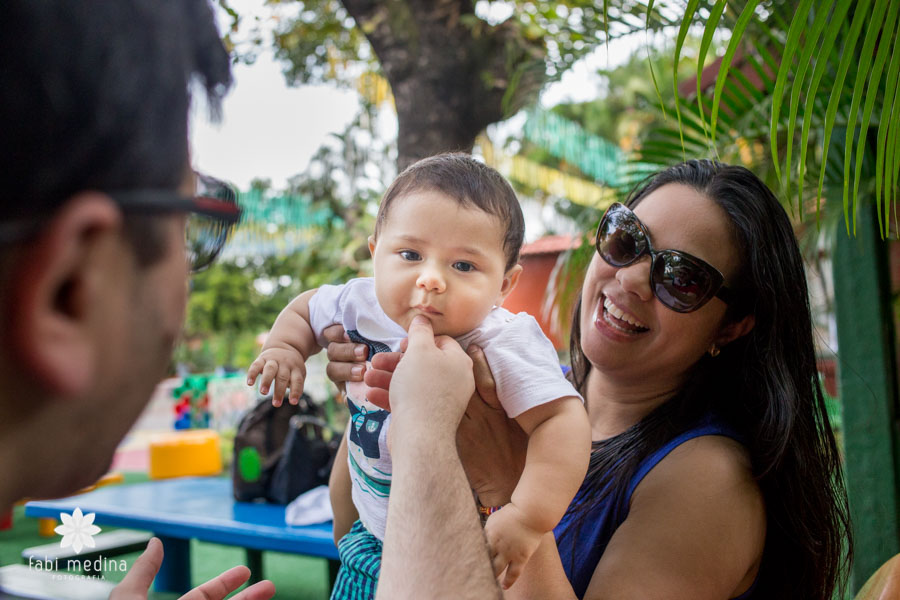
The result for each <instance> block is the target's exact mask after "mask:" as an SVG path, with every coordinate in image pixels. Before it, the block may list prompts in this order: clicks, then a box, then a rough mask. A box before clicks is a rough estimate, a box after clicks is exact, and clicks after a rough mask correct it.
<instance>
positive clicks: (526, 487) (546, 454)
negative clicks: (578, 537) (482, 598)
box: [485, 397, 591, 589]
mask: <svg viewBox="0 0 900 600" xmlns="http://www.w3.org/2000/svg"><path fill="white" fill-rule="evenodd" d="M516 420H517V421H518V422H519V424H520V425H521V426H522V429H524V430H525V432H526V433H527V434H528V452H527V455H526V457H525V469H524V471H523V472H522V477H521V478H520V479H519V483H518V485H516V489H515V490H513V493H512V498H511V501H510V503H509V504H507V505H506V506H505V507H503V509H502V510H500V511H498V512H495V513H494V514H492V515H491V516H490V518H489V519H488V521H487V524H486V525H485V534H486V535H487V538H488V542H489V544H490V549H491V562H492V565H493V567H494V575H497V576H499V575H500V574H502V573H503V572H504V571H505V572H506V574H505V576H504V577H503V588H504V589H509V587H510V586H511V585H512V584H513V583H515V582H516V580H517V579H518V577H519V575H520V574H521V573H522V570H523V569H524V567H525V565H526V564H527V563H528V560H529V559H530V558H531V555H532V554H533V553H534V552H535V550H536V549H537V548H538V546H539V545H540V541H541V538H542V537H543V536H544V534H545V533H547V532H548V531H550V530H552V529H553V528H554V527H555V526H556V524H557V523H558V522H559V520H560V519H562V517H563V515H564V514H565V512H566V509H567V508H568V506H569V503H570V502H571V501H572V498H573V497H574V496H575V493H576V492H577V491H578V488H579V487H580V486H581V482H582V480H583V479H584V474H585V472H586V471H587V464H588V460H589V458H590V446H591V432H590V425H589V424H588V420H587V413H586V412H585V410H584V407H583V406H582V404H581V400H579V399H578V398H575V397H567V398H563V399H560V400H556V401H553V402H550V403H547V404H543V405H541V406H538V407H535V408H532V409H530V410H528V411H526V412H525V413H523V414H521V415H519V416H518V417H517V418H516Z"/></svg>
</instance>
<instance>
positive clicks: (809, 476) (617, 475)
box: [570, 160, 853, 600]
mask: <svg viewBox="0 0 900 600" xmlns="http://www.w3.org/2000/svg"><path fill="white" fill-rule="evenodd" d="M670 183H678V184H682V185H687V186H690V187H692V188H694V189H696V190H697V191H698V192H700V193H701V194H703V195H705V196H706V197H708V198H710V199H711V200H713V201H714V202H716V204H718V205H719V206H720V207H721V208H722V209H723V210H724V211H725V212H726V213H727V214H728V217H729V219H730V221H731V225H732V236H733V239H734V240H735V243H736V245H737V250H738V256H740V257H741V258H742V259H743V263H742V265H741V267H740V269H739V272H738V274H737V276H736V277H735V278H734V280H733V281H729V287H734V288H736V291H737V292H738V294H739V295H740V297H741V298H742V300H741V301H740V302H738V303H737V304H733V305H730V306H729V309H728V312H727V313H726V319H730V320H733V321H736V320H739V319H740V318H742V317H743V316H745V315H747V314H751V313H752V314H753V315H754V317H755V320H756V324H755V326H754V327H753V329H752V330H751V331H750V333H748V334H747V335H745V336H743V337H741V338H738V339H737V340H735V341H734V342H732V343H730V344H728V345H727V346H725V347H724V348H722V351H721V354H720V355H719V356H717V357H715V358H712V357H710V356H708V355H704V357H703V358H702V359H701V360H700V361H699V363H698V364H697V365H695V366H694V368H693V370H692V371H691V373H690V374H689V377H688V381H687V384H686V385H685V387H684V388H682V390H681V391H680V392H679V393H678V394H677V395H676V396H675V397H673V398H672V399H671V400H669V401H667V402H666V403H665V404H663V405H662V406H660V407H658V408H657V409H656V410H655V411H653V412H652V413H651V414H649V415H647V416H646V417H645V418H644V419H643V420H641V421H640V422H639V423H637V424H636V425H634V426H633V427H631V428H630V429H628V430H627V431H625V432H623V433H622V434H620V435H618V436H616V437H614V438H611V439H609V440H605V441H603V442H598V443H595V444H594V450H593V451H592V453H591V462H590V467H589V469H588V475H587V478H586V480H585V487H584V488H583V490H584V492H585V493H583V494H581V495H580V496H579V497H580V498H581V501H582V504H581V505H580V506H579V505H575V506H573V511H574V512H575V524H574V527H576V530H575V531H576V533H575V537H576V538H577V537H578V533H577V532H578V528H580V525H579V518H578V517H579V515H583V514H584V512H585V511H586V510H587V509H588V508H589V506H590V505H591V504H593V503H595V502H597V501H598V500H600V499H603V497H604V496H605V495H606V494H608V493H610V490H615V489H624V487H626V486H627V482H628V481H629V480H630V479H631V476H632V475H633V473H634V471H635V470H636V469H637V467H638V465H639V464H640V462H641V461H642V460H643V459H644V458H646V457H647V456H648V455H650V454H651V453H652V452H653V451H654V450H656V449H658V448H659V447H661V446H662V445H663V444H664V443H665V442H666V441H667V440H669V439H671V438H672V437H673V436H674V435H677V434H678V433H680V432H681V431H684V430H685V429H687V428H689V427H690V426H691V425H692V424H693V423H695V422H696V420H697V419H698V418H699V417H700V416H702V415H703V414H705V413H706V412H708V411H711V410H712V411H715V413H716V414H718V415H719V416H720V417H721V418H722V419H724V420H725V421H726V422H727V423H728V424H729V425H731V426H732V427H733V428H734V429H735V430H737V431H738V432H739V433H740V434H741V435H742V436H743V437H744V440H745V445H746V447H747V450H748V451H749V453H750V458H751V461H752V468H753V474H754V476H755V478H756V481H757V483H758V484H759V487H760V490H761V491H762V494H763V498H764V500H765V506H766V518H767V531H766V542H765V551H764V554H763V560H762V565H761V567H760V572H759V577H758V578H757V584H756V588H755V593H754V597H761V598H786V599H788V598H789V599H792V600H795V599H801V598H802V599H825V600H828V599H830V598H831V597H832V595H833V592H834V591H835V590H836V589H841V590H843V588H844V585H845V582H846V572H847V568H848V566H849V564H850V560H851V557H852V553H853V550H852V548H853V546H852V542H851V539H850V517H849V511H848V506H847V495H846V491H845V489H844V484H843V476H842V472H841V462H840V457H839V455H838V450H837V444H836V443H835V439H834V434H833V433H832V431H831V427H830V425H829V422H828V416H827V414H826V412H825V403H824V400H823V397H822V389H821V386H820V383H819V378H818V374H817V371H816V361H815V351H814V347H813V333H812V321H811V318H810V310H809V300H808V293H807V286H806V277H805V273H804V270H803V261H802V259H801V256H800V251H799V249H798V247H797V241H796V238H795V237H794V233H793V230H792V228H791V224H790V221H789V220H788V217H787V215H786V214H785V212H784V209H783V208H782V207H781V205H780V204H779V203H778V200H777V199H776V198H775V196H774V195H773V194H772V192H771V190H769V188H768V187H766V185H765V184H764V183H763V182H762V181H760V180H759V178H757V177H756V176H755V175H754V174H753V173H751V172H750V171H748V170H747V169H745V168H743V167H735V166H728V165H724V164H721V163H716V162H712V161H708V160H692V161H688V162H685V163H682V164H680V165H676V166H674V167H670V168H668V169H666V170H664V171H662V172H660V173H658V174H656V175H654V176H651V177H650V178H648V180H645V182H644V183H642V184H641V186H639V187H638V189H636V190H635V191H634V192H632V194H631V195H630V196H629V199H628V200H627V204H628V205H629V206H631V207H634V206H636V205H637V204H638V203H639V202H640V201H641V200H642V199H643V198H645V197H646V196H647V195H648V194H650V193H651V192H653V191H654V190H656V189H658V188H660V187H662V186H664V185H667V184H670ZM580 311H581V302H580V301H579V303H578V306H577V307H576V309H575V317H574V319H573V325H572V337H571V342H570V350H571V356H572V375H573V378H574V381H575V385H576V386H577V387H578V388H579V390H580V391H581V392H582V394H583V393H584V391H585V384H586V382H587V377H588V374H589V373H590V370H591V364H590V362H589V361H588V360H587V357H586V356H585V355H584V352H583V351H582V349H581V328H580Z"/></svg>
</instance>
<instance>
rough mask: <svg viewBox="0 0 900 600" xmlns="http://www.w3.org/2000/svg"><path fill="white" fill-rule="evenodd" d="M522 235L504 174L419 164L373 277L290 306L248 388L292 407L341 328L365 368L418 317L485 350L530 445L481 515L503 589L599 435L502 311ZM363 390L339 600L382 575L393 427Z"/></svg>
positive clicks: (395, 193) (380, 236)
mask: <svg viewBox="0 0 900 600" xmlns="http://www.w3.org/2000/svg"><path fill="white" fill-rule="evenodd" d="M523 235H524V220H523V217H522V211H521V208H520V206H519V202H518V199H517V198H516V195H515V192H513V190H512V188H511V187H510V185H509V183H508V182H507V181H506V180H505V179H503V177H502V176H501V175H500V174H499V173H497V172H496V171H495V170H493V169H491V168H490V167H487V166H485V165H484V164H482V163H479V162H478V161H476V160H474V159H472V158H471V157H469V156H468V155H464V154H443V155H438V156H434V157H431V158H427V159H424V160H421V161H419V162H417V163H415V164H414V165H412V166H410V167H409V168H407V169H406V170H405V171H403V172H402V173H401V174H400V175H399V176H398V177H397V179H396V180H394V182H393V183H392V184H391V186H390V188H388V190H387V192H385V195H384V198H383V199H382V202H381V206H380V207H379V210H378V217H377V220H376V224H375V234H374V235H372V236H371V237H370V238H369V250H370V251H371V252H372V258H373V263H374V272H375V276H374V278H364V279H354V280H351V281H350V282H348V283H346V284H344V285H339V286H330V285H327V286H322V287H321V288H319V289H318V290H310V291H307V292H304V293H303V294H301V295H300V296H298V297H297V298H296V299H294V300H293V301H292V302H291V303H290V304H289V305H288V306H287V308H285V309H284V310H283V311H282V312H281V314H280V315H279V316H278V318H277V319H276V321H275V324H274V325H273V326H272V331H271V333H270V335H269V337H268V339H267V340H266V343H265V346H264V347H263V349H262V352H261V353H260V355H259V357H258V358H257V359H256V360H255V361H254V362H253V364H252V365H250V369H249V373H248V383H250V384H251V385H252V384H253V382H254V381H255V380H256V378H257V376H258V375H260V373H261V374H262V378H261V380H260V388H261V390H262V391H263V393H266V392H267V391H268V388H269V386H270V384H271V383H272V381H273V380H274V381H275V389H274V396H273V402H275V403H276V404H277V403H280V401H281V398H283V397H284V392H285V387H287V386H289V387H290V395H289V401H291V402H295V401H297V399H298V398H299V397H300V394H301V392H302V391H303V381H304V378H305V374H306V370H305V360H306V359H307V358H308V357H309V356H310V355H311V354H313V353H315V352H318V351H319V350H320V348H321V347H323V346H325V345H326V344H327V342H326V340H325V339H324V337H323V336H322V331H323V330H324V329H325V328H326V327H328V326H330V325H333V324H336V323H338V324H341V325H343V327H344V329H345V330H346V332H347V334H348V335H349V337H350V339H351V340H353V341H355V342H357V343H362V344H365V345H366V346H367V347H368V349H369V360H371V357H372V356H373V355H374V354H375V353H377V352H390V351H396V350H398V349H399V347H400V342H401V341H402V340H403V339H404V338H405V337H406V336H407V329H408V328H409V324H410V322H411V321H412V320H413V318H414V317H415V316H416V315H423V316H424V317H426V318H427V319H429V320H430V321H431V324H432V326H433V328H434V333H435V335H448V336H452V337H454V338H455V339H456V340H457V341H458V342H459V343H460V345H461V346H462V347H463V348H466V347H467V346H468V345H469V344H473V343H474V344H477V345H478V346H480V347H481V348H482V349H483V351H484V354H485V357H486V358H487V361H488V364H489V365H490V367H491V370H492V372H493V375H494V378H495V381H496V388H497V395H498V398H499V400H500V403H501V404H502V405H503V408H504V409H505V411H506V412H507V414H508V415H509V416H510V417H511V418H514V419H515V420H516V422H518V424H519V425H520V426H521V427H522V429H523V430H524V431H525V433H526V434H527V435H528V451H527V458H526V463H525V469H524V472H523V473H522V477H521V479H520V480H519V483H518V485H517V486H516V488H515V490H514V492H513V494H512V499H511V502H510V503H509V504H507V505H505V506H503V507H502V508H501V507H479V512H481V513H482V515H489V516H488V518H487V522H486V524H485V533H486V535H487V538H488V542H489V544H490V547H491V554H492V557H493V563H494V565H495V570H496V574H497V575H498V576H499V575H500V574H501V573H503V571H504V570H505V571H506V576H505V578H504V581H503V584H504V587H508V586H509V585H512V583H513V582H514V581H515V579H516V578H517V577H518V576H519V574H520V573H521V570H522V567H523V566H524V565H525V563H526V562H527V561H528V559H529V557H530V556H531V555H532V553H533V552H534V551H535V550H536V548H537V546H538V544H539V542H540V539H541V537H542V535H543V534H544V533H546V532H548V531H551V530H552V529H553V527H555V526H556V524H557V522H559V520H560V519H561V518H562V516H563V514H564V513H565V511H566V508H567V507H568V505H569V503H570V502H571V500H572V498H573V497H574V495H575V493H576V492H577V491H578V488H579V486H580V485H581V482H582V480H583V478H584V475H585V472H586V470H587V464H588V457H589V455H590V437H591V436H590V426H589V425H588V421H587V415H586V412H585V410H584V406H583V404H582V400H581V398H580V397H579V395H578V392H576V390H575V388H574V387H573V386H572V385H571V384H570V383H569V382H568V381H567V380H566V379H565V377H564V376H563V373H562V370H561V369H560V366H559V361H558V358H557V355H556V351H555V350H554V348H553V345H552V344H551V343H550V341H549V340H547V338H546V337H544V335H543V333H542V332H541V329H540V327H539V326H538V324H537V322H536V321H535V320H534V318H532V317H531V316H530V315H528V314H527V313H519V314H512V313H511V312H509V311H507V310H505V309H503V308H500V304H501V303H502V302H503V300H504V299H505V298H506V296H507V295H508V294H509V293H510V292H511V291H512V289H513V288H514V287H515V285H516V282H517V280H518V278H519V274H520V273H521V271H522V267H521V266H520V265H519V264H518V257H519V250H520V248H521V246H522V239H523ZM366 389H367V388H366V386H365V384H363V383H359V382H357V383H350V384H348V385H347V404H348V407H349V409H350V415H351V417H350V424H349V426H348V427H347V433H346V434H345V438H344V443H345V444H346V445H347V449H348V452H347V460H346V462H345V461H343V460H337V461H335V465H334V470H335V473H333V474H332V487H331V494H332V505H333V506H335V507H340V506H346V504H343V503H346V502H347V499H346V495H347V494H346V491H345V490H347V489H350V490H352V491H351V492H350V495H351V496H352V501H353V505H354V506H355V508H356V512H357V513H358V515H359V521H357V522H356V523H354V524H353V527H352V528H351V529H350V533H348V534H347V535H346V536H344V537H343V538H342V539H341V540H340V542H339V544H338V549H339V553H340V555H341V563H342V565H341V570H340V572H339V573H338V579H337V581H336V583H335V586H334V591H333V593H332V598H357V597H374V595H375V585H376V583H377V576H378V571H379V570H380V552H381V540H383V539H384V533H385V523H386V519H387V510H388V495H389V491H390V485H391V458H390V455H389V454H388V449H387V429H388V427H389V426H390V417H391V415H390V413H389V412H388V411H385V410H382V409H381V408H379V407H378V406H375V405H374V404H372V403H370V402H368V401H367V399H366ZM339 456H341V454H339ZM336 477H337V479H336ZM335 481H339V482H341V485H335V484H334V482H335ZM343 482H347V483H346V484H344V483H343ZM342 494H343V495H344V496H345V497H344V498H341V497H336V496H340V495H342ZM498 508H499V510H498ZM339 512H340V511H338V510H336V511H335V520H336V523H335V527H336V528H337V529H339V526H340V525H344V524H340V523H338V522H337V521H338V520H339ZM345 525H346V526H348V525H349V523H346V524H345ZM339 530H340V529H339ZM449 559H450V556H449V555H448V560H449Z"/></svg>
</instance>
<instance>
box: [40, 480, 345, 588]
mask: <svg viewBox="0 0 900 600" xmlns="http://www.w3.org/2000/svg"><path fill="white" fill-rule="evenodd" d="M76 508H80V509H81V512H82V513H84V514H87V513H94V514H95V515H96V516H95V517H94V523H95V524H98V525H109V526H113V527H127V528H130V529H140V530H144V531H150V532H153V534H154V535H156V536H157V537H159V539H160V540H162V542H163V548H164V551H165V558H164V559H163V564H162V568H161V569H160V571H159V574H158V575H157V576H156V580H155V582H154V587H155V589H156V590H158V591H161V592H177V593H185V592H186V591H188V590H189V589H191V567H190V565H191V554H190V552H191V550H190V548H191V546H190V541H191V539H197V540H201V541H205V542H213V543H217V544H225V545H229V546H240V547H243V548H246V549H247V560H248V566H249V567H250V569H251V570H252V571H253V578H254V580H258V579H259V578H260V577H261V576H262V551H264V550H274V551H278V552H289V553H293V554H304V555H307V556H316V557H321V558H325V559H328V561H329V570H330V573H331V575H332V578H333V576H334V574H335V573H336V567H337V564H338V563H337V560H338V553H337V548H336V547H335V545H334V539H333V534H332V523H331V521H329V522H327V523H320V524H316V525H305V526H288V525H286V524H285V521H284V506H278V505H274V504H261V503H249V502H237V501H235V500H234V498H233V496H232V494H231V481H230V480H228V479H224V478H221V477H189V478H177V479H165V480H159V481H147V482H144V483H136V484H130V485H114V486H107V487H102V488H100V489H97V490H95V491H93V492H89V493H87V494H81V495H78V496H72V497H69V498H63V499H60V500H41V501H32V502H29V503H27V504H26V505H25V514H26V515H27V516H30V517H53V518H56V519H59V516H60V513H61V512H65V513H71V512H72V511H74V510H75V509H76Z"/></svg>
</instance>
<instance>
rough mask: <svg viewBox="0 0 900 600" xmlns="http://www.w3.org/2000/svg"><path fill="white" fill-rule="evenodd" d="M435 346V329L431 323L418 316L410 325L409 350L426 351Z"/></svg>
mask: <svg viewBox="0 0 900 600" xmlns="http://www.w3.org/2000/svg"><path fill="white" fill-rule="evenodd" d="M433 346H434V329H433V328H432V326H431V321H429V320H428V319H426V318H425V317H423V316H421V315H418V316H416V317H415V318H414V319H413V320H412V323H410V324H409V348H410V349H412V348H418V349H424V348H428V347H433Z"/></svg>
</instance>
